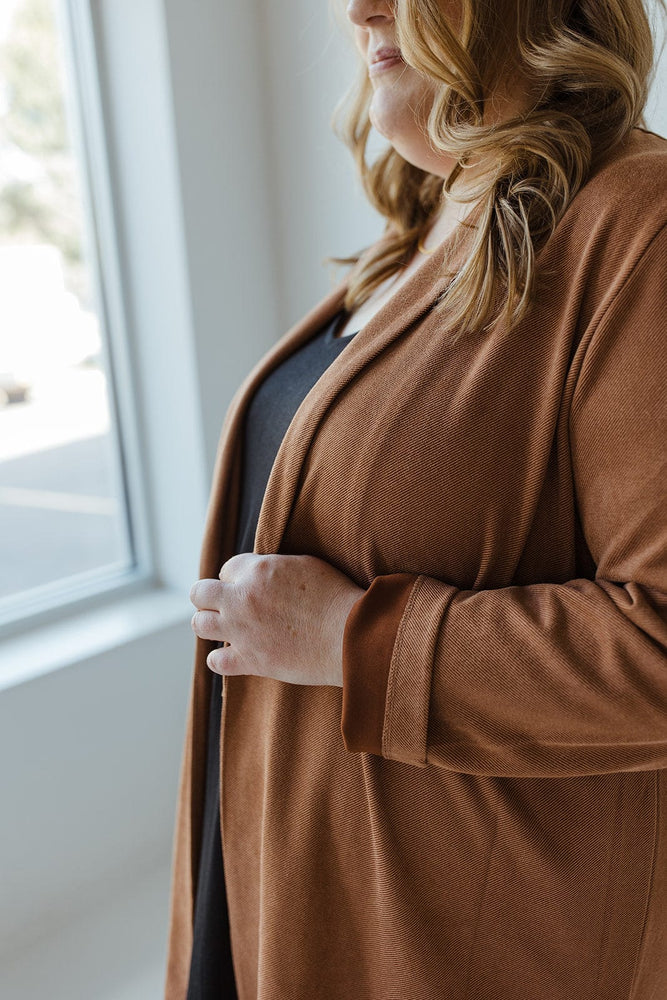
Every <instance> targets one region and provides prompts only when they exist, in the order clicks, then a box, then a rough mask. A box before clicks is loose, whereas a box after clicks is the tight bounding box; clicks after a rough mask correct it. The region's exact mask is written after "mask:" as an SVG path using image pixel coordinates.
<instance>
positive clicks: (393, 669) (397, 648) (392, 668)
mask: <svg viewBox="0 0 667 1000" xmlns="http://www.w3.org/2000/svg"><path fill="white" fill-rule="evenodd" d="M422 584H423V574H420V575H419V576H418V577H417V579H416V580H415V582H414V584H413V586H412V590H411V591H410V596H409V597H408V600H407V601H406V604H405V608H404V610H403V614H402V615H401V620H400V622H399V625H398V629H397V631H396V639H395V640H394V649H393V652H392V655H391V662H390V664H389V675H388V677H387V698H386V704H385V717H384V726H383V727H382V756H383V757H387V758H389V759H392V755H391V747H392V743H393V739H392V728H393V717H394V698H395V694H396V688H397V684H396V683H395V682H396V675H397V674H398V672H399V669H400V668H399V661H400V658H401V653H402V651H403V640H404V637H405V633H406V630H407V622H408V618H409V616H410V613H411V611H412V606H413V604H414V603H415V600H416V598H417V594H418V592H419V590H420V589H421V587H422Z"/></svg>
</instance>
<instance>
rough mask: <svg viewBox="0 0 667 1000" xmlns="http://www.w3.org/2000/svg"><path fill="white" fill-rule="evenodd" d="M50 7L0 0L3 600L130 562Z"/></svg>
mask: <svg viewBox="0 0 667 1000" xmlns="http://www.w3.org/2000/svg"><path fill="white" fill-rule="evenodd" d="M58 2H59V0H0V605H1V604H2V600H3V598H4V599H6V598H8V597H16V595H20V594H23V593H25V592H28V591H31V590H33V588H38V587H40V586H42V585H44V584H54V583H55V582H56V581H62V582H63V584H66V583H67V581H68V580H69V581H70V582H71V580H72V579H73V578H75V577H77V576H78V575H80V574H91V573H94V572H95V571H99V570H100V569H105V570H107V571H108V570H109V569H118V570H122V569H126V568H128V567H129V566H130V565H131V564H132V552H131V545H130V536H129V530H128V521H127V516H126V508H125V494H124V488H123V481H122V474H121V467H122V463H121V461H120V453H119V446H118V441H117V436H116V433H115V429H114V428H112V426H111V417H110V413H111V412H112V410H111V408H110V405H109V396H110V390H111V386H110V382H109V379H110V373H109V372H108V371H105V353H104V352H103V350H102V340H101V328H102V322H101V318H100V315H101V314H100V312H99V307H98V303H97V302H96V301H95V281H94V274H95V272H94V270H93V268H94V267H95V266H96V263H95V262H94V261H93V260H92V259H91V254H90V249H89V247H88V245H87V242H86V233H87V232H88V229H87V227H86V223H87V220H86V218H85V202H84V199H82V197H81V185H82V184H83V183H85V181H84V174H83V171H82V169H81V165H80V163H79V162H78V154H77V151H76V149H74V148H73V143H72V141H71V131H72V130H71V124H72V123H71V122H69V121H68V108H71V107H72V106H74V105H73V102H72V100H71V97H72V95H71V94H68V92H67V87H68V86H69V85H70V84H69V82H68V81H69V80H71V79H73V78H74V74H67V72H66V68H67V67H66V65H65V55H64V53H65V47H64V45H63V44H62V42H63V38H62V23H63V22H62V17H63V11H62V10H61V9H60V8H58V7H57V3H58ZM91 231H92V226H91Z"/></svg>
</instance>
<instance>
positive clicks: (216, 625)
mask: <svg viewBox="0 0 667 1000" xmlns="http://www.w3.org/2000/svg"><path fill="white" fill-rule="evenodd" d="M190 624H191V625H192V629H193V631H194V632H195V633H196V634H197V635H198V636H199V638H200V639H217V640H218V642H222V639H223V638H224V636H223V634H222V632H223V627H222V619H221V617H220V615H219V614H218V612H217V611H195V613H194V614H193V616H192V621H191V622H190Z"/></svg>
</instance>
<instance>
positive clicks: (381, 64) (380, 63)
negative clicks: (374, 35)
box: [368, 48, 405, 76]
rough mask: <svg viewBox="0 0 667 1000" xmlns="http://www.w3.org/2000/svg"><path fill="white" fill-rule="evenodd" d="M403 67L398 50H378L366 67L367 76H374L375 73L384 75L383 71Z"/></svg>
mask: <svg viewBox="0 0 667 1000" xmlns="http://www.w3.org/2000/svg"><path fill="white" fill-rule="evenodd" d="M403 65H405V64H404V62H403V57H402V56H401V53H400V49H390V48H385V49H378V50H377V51H376V52H374V53H373V57H372V59H371V62H370V65H369V67H368V75H369V76H375V75H376V73H384V71H385V70H388V69H394V67H396V66H403Z"/></svg>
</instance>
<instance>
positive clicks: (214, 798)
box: [187, 313, 354, 1000]
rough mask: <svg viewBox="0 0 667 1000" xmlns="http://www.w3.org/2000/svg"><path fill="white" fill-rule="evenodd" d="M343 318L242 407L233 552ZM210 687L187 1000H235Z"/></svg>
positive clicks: (217, 702) (217, 708) (336, 341)
mask: <svg viewBox="0 0 667 1000" xmlns="http://www.w3.org/2000/svg"><path fill="white" fill-rule="evenodd" d="M345 316H346V314H345V313H339V314H338V315H337V316H336V317H334V319H333V320H332V322H331V323H330V324H329V325H328V326H326V327H325V328H324V329H323V330H322V331H321V332H320V333H319V334H318V335H316V336H315V337H313V338H312V339H311V340H309V341H308V343H306V344H304V345H303V346H302V347H300V348H299V349H298V350H297V351H295V352H294V353H293V354H292V355H290V357H289V358H287V359H286V360H285V361H283V363H282V364H280V365H279V366H278V367H277V368H275V369H274V370H273V371H272V372H271V373H270V374H269V375H268V376H267V378H266V379H265V380H264V382H262V384H261V385H260V386H259V388H258V389H257V392H256V393H255V395H254V397H253V399H252V401H251V403H250V406H249V407H248V411H247V414H246V420H245V428H244V442H243V444H244V447H243V458H244V461H243V469H242V486H241V507H240V514H239V523H238V529H237V534H236V552H237V553H238V552H252V550H253V547H254V541H255V530H256V528H257V521H258V518H259V511H260V507H261V504H262V499H263V497H264V491H265V490H266V484H267V482H268V479H269V473H270V472H271V467H272V465H273V461H274V459H275V457H276V454H277V452H278V448H279V447H280V444H281V442H282V439H283V437H284V435H285V432H286V430H287V428H288V427H289V425H290V423H291V421H292V417H293V416H294V414H295V413H296V411H297V409H298V407H299V405H300V403H301V402H302V400H303V399H304V398H305V396H306V395H307V394H308V392H309V391H310V389H311V388H312V387H313V386H314V385H315V383H316V382H317V380H318V379H319V377H320V376H321V375H322V374H323V372H324V371H326V369H327V368H328V367H329V365H330V364H331V363H332V361H334V359H335V358H336V357H337V356H338V355H339V354H340V353H341V351H342V350H343V349H344V348H345V345H346V344H347V343H348V342H349V341H350V340H351V339H352V336H354V335H352V336H346V337H336V336H335V334H336V331H337V330H338V328H339V326H340V324H341V321H342V319H343V318H344V317H345ZM212 680H213V683H212V687H211V702H210V711H209V728H208V750H207V762H206V790H205V802H204V822H203V828H202V844H201V854H200V862H199V876H198V883H197V898H196V901H195V916H194V941H193V949H192V959H191V964H190V979H189V985H188V994H187V1000H221V998H224V1000H228V998H229V1000H233V998H235V997H236V986H235V983H234V975H233V970H232V962H231V953H230V941H229V918H228V915H227V900H226V897H225V876H224V870H223V861H222V846H221V841H220V820H219V787H218V783H219V775H220V772H219V754H220V713H221V697H222V678H221V676H220V675H219V674H215V673H214V674H213V678H212Z"/></svg>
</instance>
